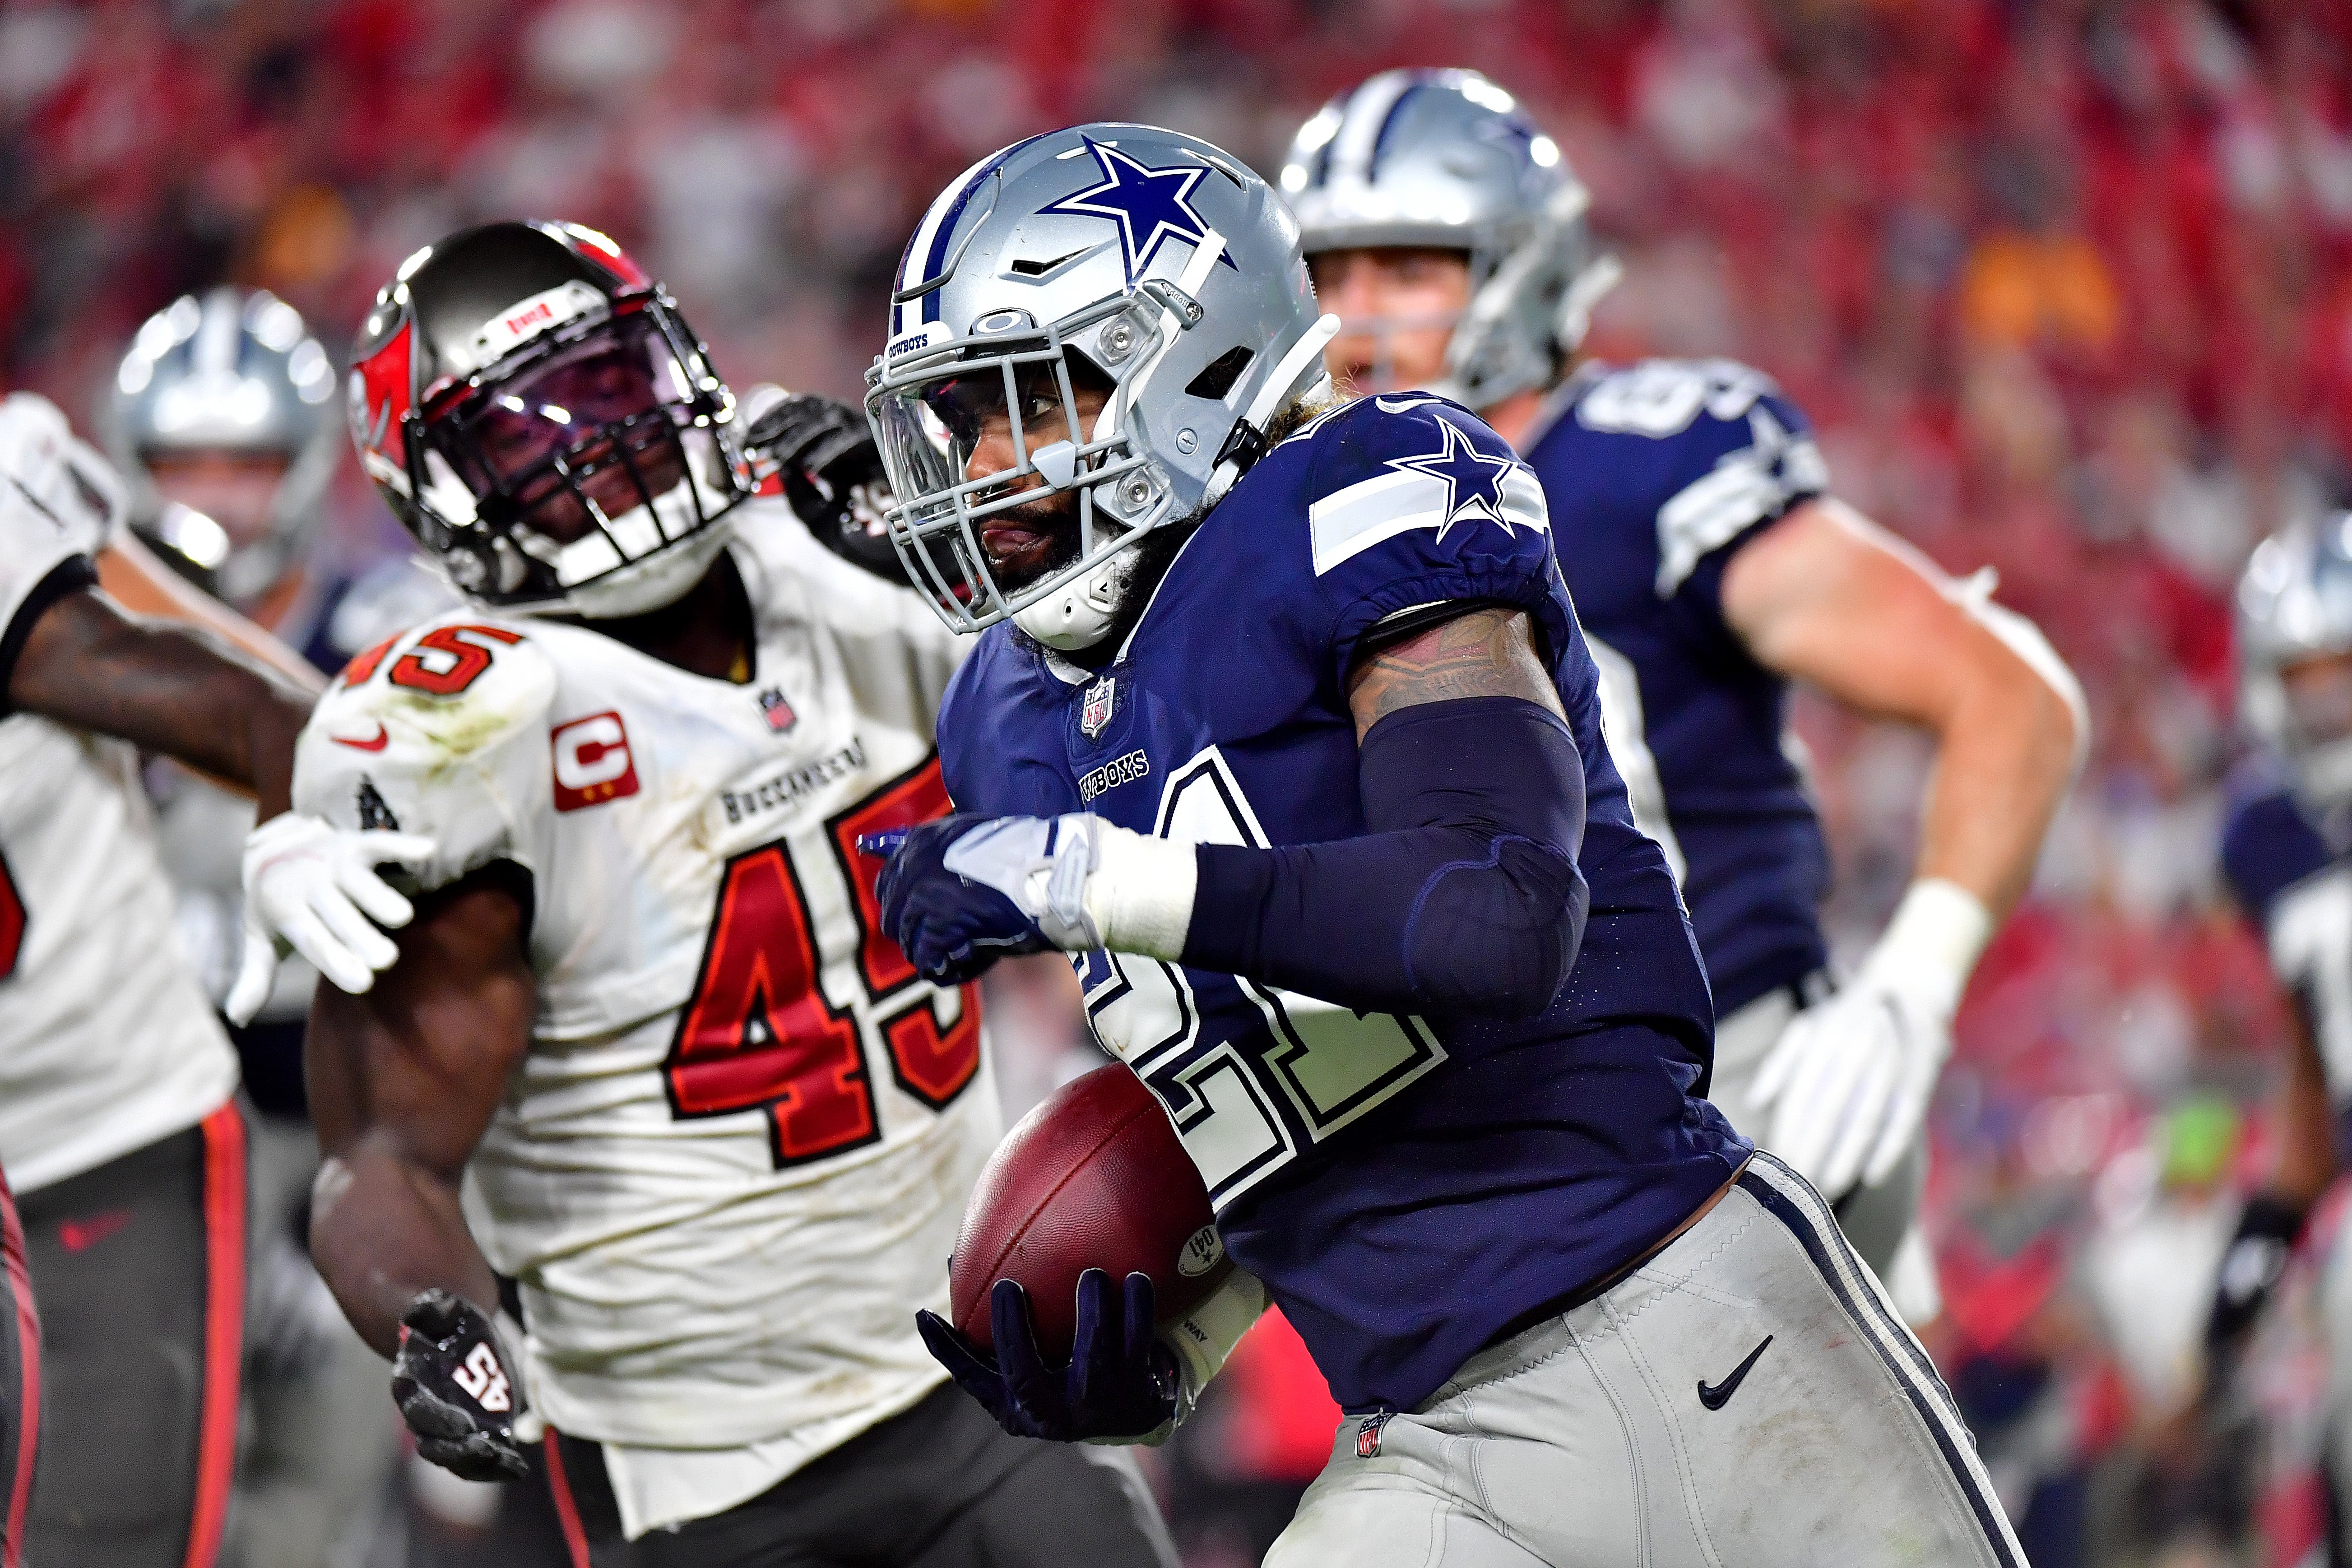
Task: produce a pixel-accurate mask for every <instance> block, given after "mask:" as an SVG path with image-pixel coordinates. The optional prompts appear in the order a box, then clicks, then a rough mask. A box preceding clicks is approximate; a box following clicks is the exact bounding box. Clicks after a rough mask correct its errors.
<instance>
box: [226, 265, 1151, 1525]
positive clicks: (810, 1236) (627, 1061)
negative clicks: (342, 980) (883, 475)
mask: <svg viewBox="0 0 2352 1568" xmlns="http://www.w3.org/2000/svg"><path fill="white" fill-rule="evenodd" d="M349 407H350V414H351V418H352V432H353V437H354V439H355V441H356V443H357V445H358V447H359V449H360V453H361V457H362V461H363V462H364V464H365V466H366V468H367V471H368V474H369V476H370V477H371V478H372V479H373V480H374V481H375V483H376V485H377V487H378V489H380V490H381V491H382V493H383V496H384V498H385V500H387V501H388V502H389V503H390V504H391V506H392V508H393V510H394V511H395V512H396V513H397V514H398V515H399V517H400V519H401V521H403V522H404V524H405V525H406V526H407V527H408V528H409V529H410V530H411V531H413V532H414V533H415V535H416V536H417V538H418V539H419V540H420V541H421V542H423V544H424V545H425V548H426V549H427V550H429V551H430V552H433V553H434V554H435V555H436V557H437V558H438V559H439V561H440V563H442V565H443V567H444V568H445V569H446V571H447V573H448V574H449V576H450V578H451V579H452V580H453V581H454V582H456V583H457V584H459V585H460V586H461V587H462V588H463V589H464V591H465V592H466V594H467V597H468V598H469V600H470V601H471V605H470V607H469V608H467V610H466V611H464V612H463V613H461V614H457V615H452V616H443V617H440V618H438V619H436V620H434V621H432V622H430V623H428V624H427V625H426V626H424V627H421V628H419V629H417V630H415V631H413V632H410V633H407V634H404V635H402V636H400V637H394V638H393V639H392V640H390V641H388V642H386V643H384V644H383V645H381V646H379V647H374V648H372V649H370V650H368V651H367V652H365V653H363V654H362V656H361V657H360V658H358V659H357V660H355V661H354V662H353V663H352V665H350V666H349V667H348V668H346V669H345V670H344V672H343V674H342V677H341V679H340V680H338V681H337V682H336V683H335V685H334V686H333V688H332V689H331V690H330V692H329V694H328V696H327V697H326V699H325V700H324V701H323V703H322V705H321V707H320V710H319V712H318V715H317V717H316V719H315V721H314V722H313V723H312V724H311V726H310V728H309V729H308V730H307V731H305V732H304V734H303V737H302V741H301V747H300V761H299V768H298V776H297V780H296V786H295V787H296V795H297V798H298V801H299V805H300V807H301V809H302V810H303V811H304V812H306V813H310V814H314V815H315V816H318V817H323V818H325V819H327V820H329V821H331V822H333V823H334V824H337V825H338V826H342V827H344V828H367V827H371V826H377V827H385V828H389V827H392V826H395V825H397V826H400V827H403V828H405V829H407V830H408V831H410V832H412V833H421V834H425V835H429V836H430V837H431V838H432V839H433V840H434V842H435V843H436V846H437V847H436V853H435V854H434V855H433V857H432V858H431V859H430V860H429V861H428V862H426V863H425V864H424V865H423V866H422V867H421V868H419V870H418V871H417V874H416V883H417V886H418V887H419V888H420V889H423V891H424V894H425V898H424V900H423V906H422V910H421V912H420V913H419V915H418V918H417V920H416V921H415V924H414V925H413V926H411V927H409V928H408V929H407V930H406V931H404V932H403V934H402V936H401V938H400V942H399V948H398V960H397V962H396V963H392V965H391V967H390V968H389V970H388V972H387V973H385V974H384V975H383V978H382V979H381V980H380V981H378V982H377V983H376V984H375V985H374V987H373V990H371V991H369V992H368V993H367V994H364V995H358V996H353V995H348V994H344V993H343V992H341V991H336V990H331V989H328V988H324V987H322V988H321V989H320V995H319V999H318V1002H317V1005H316V1006H315V1008H314V1011H313V1013H312V1016H311V1023H310V1040H309V1047H308V1062H309V1066H310V1089H311V1095H312V1101H311V1103H312V1107H313V1110H314V1113H315V1115H316V1117H317V1119H318V1123H319V1130H320V1141H321V1144H322V1147H323V1150H324V1152H325V1153H326V1155H327V1156H328V1158H327V1161H326V1164H325V1166H324V1169H323V1170H322V1172H321V1174H320V1182H319V1187H318V1194H317V1201H316V1205H315V1207H314V1210H313V1215H312V1228H311V1236H312V1244H313V1252H314V1255H315V1256H316V1258H318V1260H319V1265H320V1269H321V1271H322V1272H323V1273H324V1275H325V1277H326V1279H327V1280H328V1282H329V1284H330V1285H331V1287H332V1288H333V1289H334V1291H335V1294H336V1295H337V1297H338V1298H339V1299H340V1300H341V1302H342V1305H343V1308H344V1310H345V1311H346V1312H347V1313H348V1314H349V1316H350V1318H351V1320H352V1323H353V1325H354V1326H355V1327H357V1328H358V1330H359V1331H360V1332H361V1333H362V1336H363V1337H364V1338H366V1339H367V1341H368V1342H370V1343H371V1344H373V1345H374V1346H375V1347H376V1348H377V1349H378V1350H380V1351H382V1352H384V1353H386V1354H393V1353H394V1352H397V1358H398V1359H397V1361H396V1363H395V1366H394V1380H393V1388H394V1396H395V1398H396V1399H397V1401H398V1403H399V1405H400V1407H401V1409H402V1412H403V1414H404V1416H405V1418H406V1419H407V1421H408V1424H409V1426H410V1427H411V1428H412V1429H413V1431H414V1432H415V1434H416V1436H417V1440H418V1447H419V1451H420V1452H421V1453H422V1454H423V1455H424V1456H425V1458H429V1459H432V1460H434V1461H435V1462H436V1463H438V1464H441V1465H443V1466H445V1467H446V1468H450V1469H452V1470H454V1471H456V1472H457V1473H458V1474H460V1475H465V1476H468V1477H473V1478H477V1479H498V1478H505V1477H514V1476H520V1475H521V1474H523V1473H525V1471H526V1468H527V1460H526V1454H527V1452H528V1451H529V1450H530V1449H531V1448H533V1447H537V1449H538V1451H539V1454H540V1455H541V1458H543V1462H544V1465H545V1468H546V1470H547V1472H548V1474H549V1479H550V1482H551V1486H552V1489H553V1490H554V1493H555V1496H556V1499H557V1506H558V1511H559V1513H560V1514H561V1515H562V1518H563V1520H564V1521H565V1530H566V1534H567V1537H568V1538H569V1540H570V1541H571V1542H572V1547H573V1552H574V1556H575V1560H576V1561H579V1562H581V1563H588V1562H592V1561H593V1563H596V1564H598V1565H599V1568H614V1565H616V1564H623V1563H696V1564H701V1563H751V1562H759V1563H771V1562H780V1561H784V1560H787V1559H789V1560H792V1561H818V1562H828V1563H830V1562H845V1561H855V1562H861V1563H908V1564H915V1563H920V1564H926V1565H931V1564H936V1565H938V1568H958V1565H964V1564H970V1565H971V1568H978V1565H980V1564H982V1563H1015V1564H1018V1563H1036V1564H1059V1563H1071V1564H1076V1563H1087V1564H1097V1563H1100V1564H1118V1565H1124V1564H1153V1563H1162V1564H1164V1563H1171V1561H1172V1559H1171V1552H1170V1549H1169V1547H1168V1544H1167V1542H1166V1536H1165V1532H1164V1530H1163V1529H1162V1527H1161V1526H1160V1523H1159V1521H1158V1519H1157V1517H1156V1515H1155V1514H1154V1512H1153V1510H1152V1508H1151V1504H1150V1499H1149V1496H1148V1494H1147V1493H1146V1492H1145V1491H1144V1489H1143V1487H1142V1483H1141V1478H1140V1476H1139V1474H1138V1472H1137V1471H1136V1470H1135V1469H1134V1468H1133V1466H1132V1465H1131V1464H1130V1463H1129V1462H1127V1461H1125V1460H1124V1459H1123V1458H1114V1457H1111V1456H1108V1455H1106V1454H1097V1453H1088V1452H1082V1451H1079V1450H1069V1449H1055V1448H1046V1447H1036V1446H1033V1445H1024V1444H1020V1443H1016V1442H1014V1441H1013V1440H1011V1439H1010V1438H1007V1437H1005V1436H1003V1435H1002V1434H1000V1433H999V1432H997V1431H996V1430H995V1428H994V1427H993V1426H991V1425H990V1423H989V1422H988V1421H987V1419H986V1418H985V1416H983V1415H982V1414H981V1413H980V1412H979V1411H977V1410H975V1409H973V1408H972V1407H971V1405H969V1403H968V1402H966V1401H964V1400H963V1399H961V1397H960V1396H958V1395H957V1394H954V1393H953V1391H951V1390H949V1389H947V1388H946V1387H945V1386H944V1382H943V1375H942V1373H941V1372H940V1369H939V1368H938V1367H937V1366H936V1365H935V1364H934V1363H932V1362H931V1361H930V1360H929V1357H927V1356H926V1355H925V1354H924V1352H923V1348H922V1345H921V1342H920V1341H919V1339H918V1338H917V1336H916V1333H915V1328H914V1321H913V1310H912V1309H913V1308H914V1307H915V1306H916V1305H919V1304H920V1303H923V1302H926V1301H929V1302H931V1303H933V1304H943V1303H944V1300H945V1284H946V1276H945V1272H944V1269H943V1268H942V1264H943V1263H944V1261H945V1259H946V1257H947V1254H948V1251H949V1248H950V1246H951V1245H952V1242H953V1237H954V1235H955V1230H956V1226H957V1224H958V1222H959V1220H960V1219H961V1213H962V1208H963V1203H964V1198H965V1195H966V1194H967V1192H968V1190H969V1188H970V1186H971V1180H972V1178H973V1176H974V1174H975V1173H977V1171H978V1169H979V1167H980V1164H981V1162H982V1160H983V1159H984V1158H985V1156H986V1154H987V1153H988V1152H989V1150H990V1149H991V1148H992V1146H993V1144H994V1143H995V1142H996V1140H997V1137H998V1135H999V1131H1000V1125H999V1121H1000V1118H999V1113H998V1110H997V1106H996V1100H995V1090H994V1088H993V1085H992V1079H991V1074H990V1072H989V1070H988V1066H987V1061H986V1057H985V1054H984V1052H983V1049H982V1037H981V1022H980V1016H979V1009H978V992H977V988H976V987H970V986H967V987H961V988H957V987H934V986H932V985H930V984H928V983H926V982H924V981H922V980H920V979H919V977H918V976H917V975H916V974H915V973H914V971H913V970H912V968H911V967H910V966H909V965H908V963H907V961H906V959H905V958H904V956H903V955H901V954H900V953H899V952H898V950H897V949H896V948H895V947H894V946H892V945H891V944H890V942H888V941H887V939H886V938H885V937H883V936H882V934H881V933H880V932H879V931H878V929H877V920H876V914H875V910H874V904H873V894H872V888H871V877H872V874H873V870H874V867H873V865H872V864H871V863H870V862H861V861H860V860H859V859H858V858H856V855H855V853H854V851H853V849H852V844H853V843H854V840H855V838H856V835H857V834H858V833H860V832H862V831H866V830H869V829H873V828H879V827H887V826H894V825H901V824H905V823H908V822H912V821H915V820H918V819H919V818H921V817H924V816H931V815H936V814H937V813H938V812H940V811H941V810H943V809H944V808H945V806H946V797H945V795H944V793H943V792H942V789H941V786H940V774H939V767H938V763H937V760H936V757H935V755H934V753H933V749H932V741H931V725H932V720H933V717H934V714H935V711H936V706H937V703H938V700H939V696H940V690H941V689H942V688H943V687H944V686H945V684H946V681H947V679H948V676H949V673H950V670H951V669H952V668H953V667H954V663H955V660H956V658H957V656H958V654H959V653H960V652H961V647H959V645H957V644H956V643H955V641H954V639H953V638H951V637H950V636H948V634H947V633H946V632H944V631H943V630H942V629H941V628H940V626H939V625H938V624H937V623H936V621H935V620H934V619H933V618H932V617H931V616H929V614H928V613H927V612H926V611H925V610H924V609H923V607H922V605H921V604H920V602H919V601H918V600H917V599H916V598H915V597H914V596H913V595H910V594H908V592H907V591H906V590H905V589H904V587H903V586H900V585H898V581H897V579H898V572H897V570H896V568H895V567H893V568H892V569H891V572H890V576H891V578H892V579H893V581H887V582H886V581H885V580H884V579H883V578H882V577H879V576H877V575H875V574H873V573H871V572H868V571H866V570H861V569H860V568H859V567H858V566H856V565H853V564H851V563H848V562H846V561H845V560H844V559H843V558H842V556H841V555H839V554H836V553H835V552H833V551H832V550H830V549H828V548H826V547H825V544H824V543H821V542H820V537H813V535H812V531H811V530H812V527H814V528H815V529H816V530H817V531H818V535H819V536H821V537H822V538H823V539H824V541H827V542H839V541H840V540H841V539H842V537H843V534H844V531H845V530H844V524H845V521H846V519H847V517H848V514H849V513H850V512H851V511H852V510H853V509H854V504H855V503H854V495H855V491H856V483H857V481H858V480H861V479H868V478H871V477H872V475H873V474H874V473H875V472H877V469H878V464H877V462H876V460H875V458H874V455H873V450H872V447H871V444H870V438H869V437H864V436H863V435H862V434H861V433H860V432H861V422H860V421H859V420H858V419H857V418H856V415H855V414H854V413H853V412H851V411H847V410H844V409H841V408H839V407H838V406H836V405H826V404H825V403H824V401H823V400H821V399H803V400H796V401H794V402H793V403H792V404H790V405H786V406H783V407H782V408H779V409H778V410H777V411H776V417H775V418H773V419H771V420H766V421H763V423H762V429H763V432H764V435H765V438H766V439H768V440H769V441H771V442H772V443H773V444H774V445H773V447H772V452H773V455H774V456H776V457H778V458H781V459H782V460H784V462H785V466H786V469H787V472H786V474H785V478H784V488H785V489H786V491H787V492H788V494H791V495H793V496H794V497H796V498H797V504H798V506H799V508H800V509H801V512H802V514H803V515H805V516H806V517H807V518H808V520H809V521H808V523H807V524H805V525H804V523H803V521H802V516H801V515H796V514H795V510H794V508H793V506H788V505H786V504H784V503H782V502H780V501H773V500H752V499H751V493H752V486H751V466H750V463H749V460H748V458H747V456H746V454H745V451H744V449H743V447H742V446H741V445H740V436H739V433H738V429H737V425H736V420H737V413H736V409H735V405H734V402H733V399H732V397H731V395H730V393H729V392H728V390H727V388H726V387H725V386H724V385H722V384H720V383H719V381H718V379H717V378H716V377H715V375H713V374H712V373H711V371H710V369H709V365H708V363H707V361H706V358H705V355H704V353H703V350H702V348H701V345H700V344H699V342H697V340H696V339H695V337H694V335H693V334H692V332H691V331H689V330H688V328H687V326H686V324H685V322H684V321H683V320H682V319H681V318H680V316H679V315H678V313H677V309H676V307H675V306H674V305H673V304H672V303H671V302H670V300H669V299H668V297H667V295H666V294H665V293H664V292H663V291H662V290H661V289H659V287H658V286H657V285H656V284H655V283H653V282H652V281H651V280H650V279H647V278H646V276H645V275H644V274H643V273H642V272H640V271H639V270H638V268H637V267H636V265H635V263H634V262H632V261H631V260H630V259H629V258H627V257H626V256H625V255H624V254H622V252H621V251H620V250H618V249H617V248H616V247H614V245H613V243H612V242H611V241H610V240H608V239H606V238H605V237H603V236H601V235H598V234H595V233H593V232H591V231H589V230H586V229H583V228H579V227H576V226H568V225H567V226H558V225H553V224H535V223H534V224H525V223H501V224H491V225H488V226H483V227H479V228H475V229H469V230H466V231H464V232H461V233H458V234H456V235H452V236H450V237H447V238H446V239H443V240H441V241H440V242H438V243H436V244H435V245H433V246H430V247H426V248H425V250H423V251H420V252H419V253H417V254H416V255H415V256H414V257H412V258H410V259H409V260H408V261H407V262H406V263H404V265H403V266H402V267H401V268H400V271H399V274H398V277H397V279H395V280H394V282H393V283H392V284H390V285H388V286H387V287H386V288H385V289H384V290H383V293H382V294H381V295H380V296H379V298H378V300H377V303H376V307H375V309H374V311H373V314H372V315H371V316H370V317H369V318H368V321H367V322H366V325H365V326H364V327H363V328H362V331H361V334H360V339H359V342H358V345H357V348H356V350H355V353H354V356H353V367H352V372H351V377H350V403H349ZM812 466H814V468H815V469H816V471H815V472H811V471H809V469H810V468H811V467H812ZM306 820H307V819H306ZM263 832H264V833H267V832H268V829H267V828H266V827H265V828H264V829H263ZM501 1275H503V1276H505V1277H508V1278H509V1279H511V1280H512V1281H513V1282H514V1285H515V1287H516V1289H515V1291H514V1295H513V1305H514V1306H515V1308H516V1309H518V1310H519V1313H520V1316H519V1318H518V1317H517V1316H515V1315H512V1314H506V1315H501V1311H500V1279H499V1277H500V1276H501ZM494 1321H495V1326H494Z"/></svg>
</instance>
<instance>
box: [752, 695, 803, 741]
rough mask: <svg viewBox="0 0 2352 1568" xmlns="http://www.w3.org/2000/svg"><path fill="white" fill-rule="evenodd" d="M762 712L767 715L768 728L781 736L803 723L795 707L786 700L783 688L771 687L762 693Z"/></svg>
mask: <svg viewBox="0 0 2352 1568" xmlns="http://www.w3.org/2000/svg"><path fill="white" fill-rule="evenodd" d="M760 711H761V713H763V714H765V715H767V719H768V728H769V729H771V730H772V731H775V732H776V733H777V734H779V735H781V734H782V733H783V732H784V731H787V730H789V729H791V728H792V727H793V725H795V724H797V723H799V722H800V721H801V716H800V715H799V714H797V713H795V712H793V705H792V704H791V703H789V702H787V701H785V700H784V691H783V688H782V687H780V686H771V687H769V688H768V689H766V690H765V691H762V692H761V693H760Z"/></svg>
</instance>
